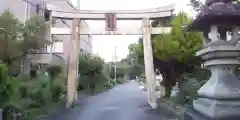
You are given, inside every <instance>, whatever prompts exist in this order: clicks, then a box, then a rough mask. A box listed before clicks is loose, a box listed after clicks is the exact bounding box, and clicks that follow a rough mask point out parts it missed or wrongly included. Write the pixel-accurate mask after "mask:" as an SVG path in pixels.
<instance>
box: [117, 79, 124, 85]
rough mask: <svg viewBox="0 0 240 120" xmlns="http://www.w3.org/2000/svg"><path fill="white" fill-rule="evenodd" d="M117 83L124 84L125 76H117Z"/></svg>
mask: <svg viewBox="0 0 240 120" xmlns="http://www.w3.org/2000/svg"><path fill="white" fill-rule="evenodd" d="M116 83H117V84H122V83H124V79H123V78H117V80H116Z"/></svg>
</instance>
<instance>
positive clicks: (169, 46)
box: [152, 13, 202, 97]
mask: <svg viewBox="0 0 240 120" xmlns="http://www.w3.org/2000/svg"><path fill="white" fill-rule="evenodd" d="M190 22H191V19H190V18H188V16H187V15H186V14H185V13H179V14H178V15H176V16H175V17H174V19H173V20H172V23H171V26H172V30H171V32H170V34H160V35H157V36H155V37H154V38H153V40H152V45H153V54H154V67H155V68H156V69H159V70H160V72H161V73H162V74H163V77H164V80H163V82H162V84H163V85H164V86H165V88H166V97H168V96H170V93H171V89H172V87H173V86H174V85H175V83H176V81H178V80H180V79H179V78H180V77H181V76H182V75H183V73H186V72H192V71H193V70H194V67H195V66H196V65H200V61H199V60H201V59H199V58H197V57H195V53H196V51H197V50H199V49H200V48H201V46H202V43H201V41H202V37H201V34H200V33H193V32H186V31H185V30H183V29H182V26H184V25H186V24H189V23H190Z"/></svg>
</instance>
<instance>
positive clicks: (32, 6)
mask: <svg viewBox="0 0 240 120" xmlns="http://www.w3.org/2000/svg"><path fill="white" fill-rule="evenodd" d="M47 4H51V5H52V6H54V7H56V8H61V9H75V7H74V6H73V5H72V4H71V2H69V1H68V0H1V2H0V12H3V11H4V10H5V9H9V10H10V11H11V12H13V14H14V15H15V16H16V17H17V18H18V19H19V20H20V21H21V22H23V23H24V22H25V21H26V20H27V19H29V18H30V17H31V16H35V15H41V16H43V15H44V9H45V8H46V5H47ZM46 22H49V23H50V22H52V26H55V27H69V28H70V27H71V21H67V20H60V19H53V20H52V21H46ZM80 26H82V27H85V28H87V27H88V25H87V23H86V22H85V21H81V23H80ZM46 37H47V39H49V40H50V41H51V42H52V47H51V46H46V47H45V48H42V49H40V50H38V51H37V53H34V54H29V55H28V56H27V57H26V59H25V60H24V70H23V71H24V73H26V74H28V73H29V70H30V69H29V68H30V65H31V63H42V64H59V65H64V63H67V60H68V51H69V48H68V47H69V45H68V43H70V42H68V41H70V39H71V36H70V35H55V36H51V38H52V39H50V34H49V36H46ZM80 51H81V52H87V53H90V54H91V53H92V40H91V36H90V35H87V36H81V37H80Z"/></svg>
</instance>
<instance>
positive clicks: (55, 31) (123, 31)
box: [51, 27, 171, 35]
mask: <svg viewBox="0 0 240 120" xmlns="http://www.w3.org/2000/svg"><path fill="white" fill-rule="evenodd" d="M170 31H171V27H153V28H151V34H163V33H169V32H170ZM51 34H52V35H71V34H72V33H71V29H70V28H67V27H65V28H59V27H52V28H51ZM142 34H143V31H142V28H119V29H118V30H117V31H114V32H109V31H105V29H104V28H99V29H91V30H90V29H82V30H80V35H142Z"/></svg>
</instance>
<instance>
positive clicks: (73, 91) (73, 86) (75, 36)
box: [66, 19, 80, 108]
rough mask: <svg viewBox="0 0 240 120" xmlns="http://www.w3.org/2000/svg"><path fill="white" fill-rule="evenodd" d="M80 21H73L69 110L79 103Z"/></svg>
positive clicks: (68, 97) (68, 90) (68, 92)
mask: <svg viewBox="0 0 240 120" xmlns="http://www.w3.org/2000/svg"><path fill="white" fill-rule="evenodd" d="M79 32H80V19H73V20H72V34H71V41H70V42H71V43H70V45H71V46H70V47H69V48H70V51H69V63H68V64H69V68H68V69H69V70H68V72H69V73H68V86H67V104H66V107H67V108H69V107H71V106H72V105H73V104H75V103H76V102H77V79H78V55H79V43H80V42H79V38H80V36H79Z"/></svg>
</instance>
